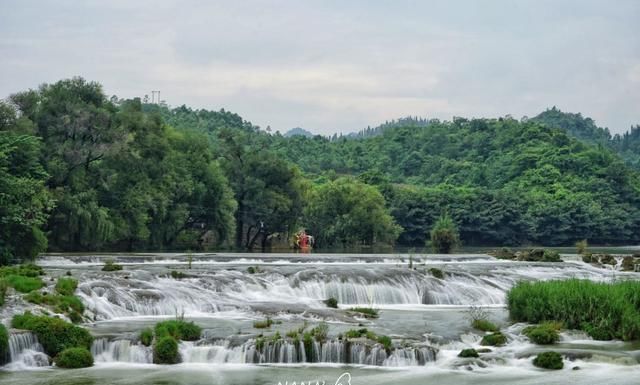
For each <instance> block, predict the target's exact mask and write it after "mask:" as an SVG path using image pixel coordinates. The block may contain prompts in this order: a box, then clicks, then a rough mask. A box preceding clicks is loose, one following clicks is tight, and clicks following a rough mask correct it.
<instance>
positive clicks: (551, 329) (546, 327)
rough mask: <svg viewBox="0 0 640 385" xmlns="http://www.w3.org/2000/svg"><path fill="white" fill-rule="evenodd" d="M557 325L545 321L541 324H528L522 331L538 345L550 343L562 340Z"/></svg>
mask: <svg viewBox="0 0 640 385" xmlns="http://www.w3.org/2000/svg"><path fill="white" fill-rule="evenodd" d="M557 329H558V328H557V325H556V324H554V323H553V322H545V323H543V324H541V325H536V326H528V327H526V328H525V329H524V330H523V331H522V332H523V334H524V335H526V336H527V337H529V339H530V340H531V342H533V343H536V344H538V345H550V344H554V343H556V342H558V340H560V335H559V334H558V330H557Z"/></svg>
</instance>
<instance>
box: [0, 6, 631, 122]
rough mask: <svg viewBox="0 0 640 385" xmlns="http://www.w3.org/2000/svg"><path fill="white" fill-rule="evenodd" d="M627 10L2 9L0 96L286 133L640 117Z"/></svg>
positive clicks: (607, 120)
mask: <svg viewBox="0 0 640 385" xmlns="http://www.w3.org/2000/svg"><path fill="white" fill-rule="evenodd" d="M638 14H640V3H638V2H637V1H620V2H616V6H615V7H614V6H612V5H611V4H610V3H608V2H606V1H563V2H557V1H550V0H545V1H518V2H513V1H506V0H505V1H491V2H476V1H459V2H447V1H433V2H414V1H394V2H390V1H376V2H370V1H350V2H338V1H324V2H296V1H269V2H265V1H242V2H221V1H214V2H210V1H180V2H179V1H159V2H158V1H142V2H139V1H136V2H130V1H110V2H102V1H87V2H76V1H62V2H53V1H29V0H27V1H17V0H7V1H4V2H2V3H0V53H1V54H2V56H3V60H2V61H0V71H2V74H3V76H2V81H0V94H1V95H8V94H10V93H12V92H16V91H19V90H22V89H25V88H30V87H35V86H37V85H38V84H40V83H42V82H53V81H56V80H58V79H60V78H64V77H70V76H74V75H81V76H84V77H86V78H88V79H91V80H96V81H99V82H101V83H103V84H104V86H105V90H106V91H107V92H108V93H112V94H118V95H120V96H122V97H134V96H142V95H144V94H148V93H150V91H151V90H152V89H153V90H158V89H159V90H161V91H162V95H163V98H165V99H166V100H167V102H168V103H170V104H172V105H181V104H187V105H190V106H193V107H196V108H199V107H204V108H209V109H219V108H225V109H227V110H232V111H235V112H238V113H240V114H241V115H242V116H243V117H244V118H245V119H248V120H251V121H252V122H253V123H255V124H259V125H260V126H263V127H264V126H267V125H270V126H271V127H272V128H273V129H274V130H275V129H279V130H281V131H285V130H287V129H289V128H291V127H295V126H301V127H304V128H306V129H310V130H312V131H314V132H318V133H332V132H349V131H355V130H359V129H361V128H363V127H365V126H367V125H372V126H373V125H376V124H379V123H380V122H382V121H384V120H388V119H393V118H397V117H402V116H405V115H419V116H425V117H437V118H440V119H450V118H451V117H452V116H454V115H456V116H469V117H471V116H476V117H480V116H487V117H489V116H493V117H495V116H501V115H505V114H512V115H514V116H516V117H518V116H522V115H528V116H532V115H535V114H536V113H538V112H540V111H541V110H543V109H544V108H546V107H549V106H553V105H556V106H559V107H560V108H562V109H564V110H568V111H579V112H582V113H583V114H584V115H587V116H592V117H593V118H595V119H596V121H597V122H598V123H599V124H601V125H604V126H608V127H609V128H610V129H611V130H612V131H614V132H621V131H622V130H625V129H627V128H628V127H629V126H630V125H632V124H636V123H638V121H639V120H640V119H639V118H638V115H637V105H640V87H637V83H638V81H639V79H640V70H639V69H638V68H639V64H638V63H640V49H639V48H640V30H639V29H640V27H638V24H637V22H636V20H635V19H636V17H637V15H638Z"/></svg>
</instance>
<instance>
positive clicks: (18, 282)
mask: <svg viewBox="0 0 640 385" xmlns="http://www.w3.org/2000/svg"><path fill="white" fill-rule="evenodd" d="M4 279H5V281H6V282H7V284H8V285H9V286H11V287H13V288H14V289H16V291H19V292H21V293H28V292H30V291H34V290H38V289H40V288H42V287H43V286H44V282H42V280H41V279H40V278H39V277H25V276H23V275H13V274H12V275H7V276H5V278H4Z"/></svg>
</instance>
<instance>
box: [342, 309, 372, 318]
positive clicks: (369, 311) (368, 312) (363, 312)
mask: <svg viewBox="0 0 640 385" xmlns="http://www.w3.org/2000/svg"><path fill="white" fill-rule="evenodd" d="M349 310H351V311H354V312H356V313H360V314H361V315H363V316H364V317H365V318H378V310H376V309H374V308H371V307H352V308H351V309H349Z"/></svg>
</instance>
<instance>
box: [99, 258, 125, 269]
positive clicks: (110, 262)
mask: <svg viewBox="0 0 640 385" xmlns="http://www.w3.org/2000/svg"><path fill="white" fill-rule="evenodd" d="M118 270H122V265H118V264H117V263H115V261H113V260H112V259H109V260H107V261H106V262H105V263H104V266H103V267H102V271H118Z"/></svg>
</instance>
